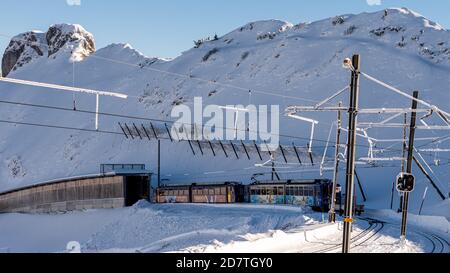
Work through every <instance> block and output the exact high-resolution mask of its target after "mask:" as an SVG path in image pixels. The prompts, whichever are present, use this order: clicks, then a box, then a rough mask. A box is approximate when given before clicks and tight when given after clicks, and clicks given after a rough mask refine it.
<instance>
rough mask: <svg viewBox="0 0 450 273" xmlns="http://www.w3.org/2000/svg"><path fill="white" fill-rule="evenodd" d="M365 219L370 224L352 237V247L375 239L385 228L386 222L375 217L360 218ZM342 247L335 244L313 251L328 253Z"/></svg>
mask: <svg viewBox="0 0 450 273" xmlns="http://www.w3.org/2000/svg"><path fill="white" fill-rule="evenodd" d="M360 219H361V220H363V221H366V222H367V223H368V224H369V225H368V227H367V228H365V229H364V230H362V231H361V232H359V233H358V234H356V235H355V236H353V237H352V238H351V239H350V243H351V247H352V248H356V247H360V246H362V245H363V244H365V243H367V242H369V241H371V240H373V239H374V238H375V236H376V235H377V234H379V233H380V231H381V230H382V229H383V228H384V222H381V221H378V220H375V219H366V218H360ZM341 248H342V244H341V243H339V244H334V245H333V246H331V247H326V248H321V249H318V250H316V251H313V253H327V252H335V251H340V250H341Z"/></svg>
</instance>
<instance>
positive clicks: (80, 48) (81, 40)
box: [46, 24, 95, 60]
mask: <svg viewBox="0 0 450 273" xmlns="http://www.w3.org/2000/svg"><path fill="white" fill-rule="evenodd" d="M46 41H47V44H48V57H50V56H52V55H54V54H56V53H57V52H59V51H60V49H61V48H67V49H70V50H71V54H72V57H73V58H74V59H76V60H80V59H83V58H85V57H87V56H89V55H90V54H91V53H93V52H95V42H94V36H92V34H91V33H89V32H87V31H86V30H85V29H84V28H83V27H82V26H80V25H68V24H58V25H52V26H50V28H49V29H48V31H47V34H46Z"/></svg>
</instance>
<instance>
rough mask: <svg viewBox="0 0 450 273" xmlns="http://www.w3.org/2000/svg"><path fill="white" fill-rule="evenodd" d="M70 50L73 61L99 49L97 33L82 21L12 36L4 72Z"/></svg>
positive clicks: (4, 57) (68, 52)
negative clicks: (86, 28) (81, 24)
mask: <svg viewBox="0 0 450 273" xmlns="http://www.w3.org/2000/svg"><path fill="white" fill-rule="evenodd" d="M63 52H64V53H67V54H68V55H69V58H70V59H71V60H72V61H81V60H83V59H84V58H85V57H87V56H89V55H90V54H92V53H93V52H95V42H94V37H93V35H92V34H91V33H89V32H87V31H86V30H85V29H84V28H83V27H82V26H80V25H71V24H57V25H52V26H50V28H49V29H48V31H47V32H39V31H30V32H25V33H22V34H19V35H17V36H15V37H14V38H12V39H11V41H10V43H9V45H8V47H7V48H6V50H5V52H4V54H3V58H2V76H3V77H6V76H8V75H9V74H10V73H11V71H14V70H16V69H18V68H20V67H22V66H24V65H26V64H27V63H30V62H32V61H33V60H35V59H37V58H40V57H52V58H56V55H57V54H58V53H63Z"/></svg>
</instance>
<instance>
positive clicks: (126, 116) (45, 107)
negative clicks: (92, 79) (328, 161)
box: [0, 100, 400, 151]
mask: <svg viewBox="0 0 450 273" xmlns="http://www.w3.org/2000/svg"><path fill="white" fill-rule="evenodd" d="M0 103H3V104H10V105H19V106H27V107H37V108H44V109H52V110H60V111H68V112H78V113H85V114H95V113H96V112H95V111H89V110H81V109H76V110H73V109H72V108H66V107H58V106H51V105H42V104H31V103H24V102H15V101H5V100H0ZM98 114H99V115H102V116H111V117H120V118H127V119H135V120H146V121H154V122H159V123H170V124H179V125H191V124H187V123H180V122H174V121H170V120H164V119H155V118H146V117H139V116H130V115H123V114H116V113H107V112H98ZM216 128H217V127H216ZM220 129H224V130H235V128H227V127H221V128H220ZM238 131H246V132H247V130H245V129H238ZM250 132H253V131H250ZM121 134H122V133H121ZM269 134H270V135H272V136H278V137H286V138H289V139H298V140H307V141H309V140H310V138H306V137H299V136H292V135H287V134H274V133H269ZM313 140H314V141H315V142H323V143H327V142H328V141H327V140H322V139H313ZM329 143H332V144H335V142H333V141H330V142H329ZM357 146H358V147H362V148H369V146H368V145H363V144H358V145H357ZM316 147H322V146H316ZM391 151H396V150H395V149H393V150H391ZM398 151H400V149H398Z"/></svg>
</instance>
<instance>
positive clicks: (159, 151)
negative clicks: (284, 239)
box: [158, 139, 161, 188]
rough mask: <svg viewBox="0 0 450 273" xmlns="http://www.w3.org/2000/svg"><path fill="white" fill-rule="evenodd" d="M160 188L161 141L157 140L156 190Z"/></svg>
mask: <svg viewBox="0 0 450 273" xmlns="http://www.w3.org/2000/svg"><path fill="white" fill-rule="evenodd" d="M159 187H161V140H160V139H158V188H159Z"/></svg>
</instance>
